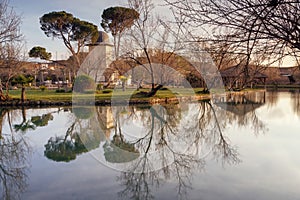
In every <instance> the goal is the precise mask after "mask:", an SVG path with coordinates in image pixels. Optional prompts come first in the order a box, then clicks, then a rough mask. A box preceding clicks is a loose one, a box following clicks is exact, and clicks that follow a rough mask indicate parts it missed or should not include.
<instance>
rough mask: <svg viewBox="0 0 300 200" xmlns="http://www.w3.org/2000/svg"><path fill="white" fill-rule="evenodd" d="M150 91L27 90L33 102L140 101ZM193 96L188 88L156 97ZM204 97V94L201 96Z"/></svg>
mask: <svg viewBox="0 0 300 200" xmlns="http://www.w3.org/2000/svg"><path fill="white" fill-rule="evenodd" d="M201 90H202V88H196V89H194V92H195V93H197V92H199V91H201ZM147 91H149V89H141V90H139V91H136V90H135V89H127V90H126V91H122V89H116V90H111V92H110V91H109V90H104V92H103V91H99V92H96V93H93V92H87V93H85V94H76V93H72V92H66V93H64V92H63V93H62V92H56V91H55V90H45V91H41V90H31V89H26V99H27V100H32V101H39V100H42V101H53V102H69V101H72V98H73V95H76V96H75V97H76V99H92V98H94V97H95V100H110V99H111V98H112V96H113V98H116V99H128V98H130V99H139V100H145V99H149V98H148V97H145V96H143V95H139V94H138V93H139V92H147ZM191 95H193V91H192V90H190V89H186V88H169V89H164V90H159V91H158V92H157V93H156V95H155V96H154V97H156V98H171V97H176V96H179V97H180V96H191ZM201 95H202V94H201ZM10 96H11V97H12V98H13V99H20V96H21V90H11V91H10Z"/></svg>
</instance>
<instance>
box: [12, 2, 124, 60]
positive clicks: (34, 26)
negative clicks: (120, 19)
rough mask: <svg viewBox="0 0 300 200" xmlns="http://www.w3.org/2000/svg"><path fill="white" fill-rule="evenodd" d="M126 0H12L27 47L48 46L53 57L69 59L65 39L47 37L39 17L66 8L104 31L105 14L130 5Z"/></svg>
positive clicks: (28, 48) (47, 48) (54, 58)
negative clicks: (102, 19)
mask: <svg viewBox="0 0 300 200" xmlns="http://www.w3.org/2000/svg"><path fill="white" fill-rule="evenodd" d="M126 3H127V1H126V0H10V3H9V5H10V6H12V7H13V8H14V10H15V12H16V13H17V14H18V15H21V18H22V26H21V32H22V33H23V35H24V36H25V40H26V50H25V51H29V50H30V49H31V48H32V47H34V46H42V47H45V48H46V50H47V51H48V52H51V53H52V59H53V60H56V59H59V60H60V59H67V58H68V57H69V55H70V54H69V53H68V51H67V49H66V47H65V46H64V45H63V42H62V40H59V39H52V38H51V37H50V38H49V37H47V36H46V35H45V34H44V32H43V31H42V30H41V29H40V23H39V18H40V17H42V16H43V15H44V14H46V13H49V12H52V11H63V10H64V11H66V12H69V13H71V14H73V15H74V16H75V17H77V18H79V19H81V20H85V21H88V22H91V23H93V24H95V25H97V26H98V28H99V29H100V30H101V26H100V21H101V14H102V12H103V10H104V9H106V8H108V7H112V6H126Z"/></svg>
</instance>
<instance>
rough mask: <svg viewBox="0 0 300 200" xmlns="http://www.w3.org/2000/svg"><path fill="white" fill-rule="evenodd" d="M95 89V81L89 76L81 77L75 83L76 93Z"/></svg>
mask: <svg viewBox="0 0 300 200" xmlns="http://www.w3.org/2000/svg"><path fill="white" fill-rule="evenodd" d="M94 89H95V82H94V80H93V79H92V78H91V77H90V76H88V75H85V74H83V75H79V76H77V77H76V79H75V82H74V87H73V90H74V92H80V93H84V92H87V91H91V90H94Z"/></svg>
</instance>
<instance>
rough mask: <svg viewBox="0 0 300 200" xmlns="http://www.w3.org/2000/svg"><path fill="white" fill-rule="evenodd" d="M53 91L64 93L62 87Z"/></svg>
mask: <svg viewBox="0 0 300 200" xmlns="http://www.w3.org/2000/svg"><path fill="white" fill-rule="evenodd" d="M55 92H56V93H65V92H66V91H65V90H64V89H57V90H56V91H55Z"/></svg>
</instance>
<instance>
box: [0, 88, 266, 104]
mask: <svg viewBox="0 0 300 200" xmlns="http://www.w3.org/2000/svg"><path fill="white" fill-rule="evenodd" d="M266 91H267V90H264V89H258V90H245V91H227V92H226V93H225V94H209V95H196V96H182V97H152V98H147V99H145V98H140V99H139V98H134V99H117V100H113V101H112V99H102V100H94V101H91V102H85V103H74V102H73V101H64V100H62V101H59V100H58V101H50V100H26V101H24V102H22V101H21V100H19V99H13V100H10V101H2V102H1V101H0V107H1V108H20V107H21V108H22V107H26V108H44V107H57V106H62V107H63V106H66V107H67V106H109V105H116V106H118V105H153V104H177V103H179V102H198V101H205V100H210V99H212V96H213V98H214V97H215V96H218V95H221V96H224V95H226V96H227V95H230V94H233V93H234V94H238V95H239V94H240V95H242V94H247V93H253V92H266Z"/></svg>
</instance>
